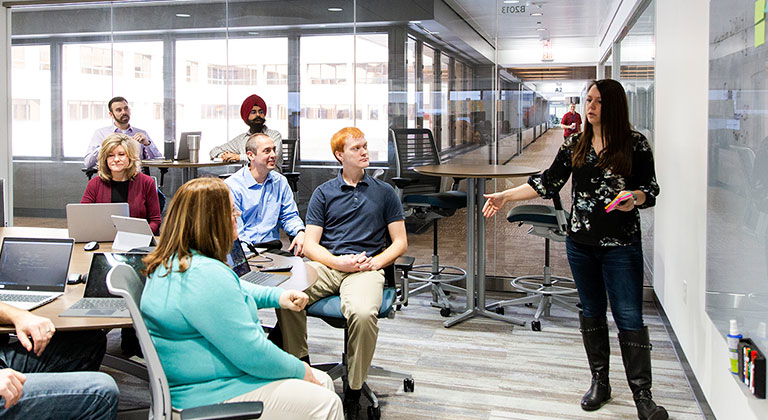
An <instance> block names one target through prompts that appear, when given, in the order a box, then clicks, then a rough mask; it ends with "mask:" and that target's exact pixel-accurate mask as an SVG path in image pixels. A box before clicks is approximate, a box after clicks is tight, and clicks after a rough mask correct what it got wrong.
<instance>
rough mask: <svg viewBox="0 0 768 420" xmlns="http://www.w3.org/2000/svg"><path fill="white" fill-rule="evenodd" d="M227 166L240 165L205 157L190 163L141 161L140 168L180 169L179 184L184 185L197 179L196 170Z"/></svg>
mask: <svg viewBox="0 0 768 420" xmlns="http://www.w3.org/2000/svg"><path fill="white" fill-rule="evenodd" d="M227 165H240V163H239V162H229V161H221V160H209V159H208V158H207V157H205V158H203V159H201V160H200V161H198V162H190V161H189V159H187V160H170V159H155V160H142V161H141V166H144V167H147V168H179V169H181V183H182V184H183V183H185V182H187V181H189V180H190V179H195V178H197V170H198V169H199V168H210V167H214V166H227Z"/></svg>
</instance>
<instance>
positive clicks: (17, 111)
mask: <svg viewBox="0 0 768 420" xmlns="http://www.w3.org/2000/svg"><path fill="white" fill-rule="evenodd" d="M13 120H14V121H40V100H39V99H14V100H13Z"/></svg>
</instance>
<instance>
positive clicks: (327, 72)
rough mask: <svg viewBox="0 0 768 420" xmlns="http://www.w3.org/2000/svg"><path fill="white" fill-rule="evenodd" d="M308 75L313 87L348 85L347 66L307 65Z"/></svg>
mask: <svg viewBox="0 0 768 420" xmlns="http://www.w3.org/2000/svg"><path fill="white" fill-rule="evenodd" d="M307 74H308V75H309V81H310V82H311V83H312V84H313V85H321V84H322V85H343V84H346V83H347V64H346V63H342V64H307Z"/></svg>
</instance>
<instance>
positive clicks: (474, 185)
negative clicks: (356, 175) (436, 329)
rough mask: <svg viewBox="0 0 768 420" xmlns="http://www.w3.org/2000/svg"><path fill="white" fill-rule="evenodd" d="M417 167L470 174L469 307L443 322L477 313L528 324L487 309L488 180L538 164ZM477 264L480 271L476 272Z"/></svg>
mask: <svg viewBox="0 0 768 420" xmlns="http://www.w3.org/2000/svg"><path fill="white" fill-rule="evenodd" d="M413 170H414V171H416V172H418V173H420V174H423V175H429V176H447V177H452V178H467V309H466V310H465V311H464V312H463V313H462V314H460V315H458V316H456V317H453V318H451V319H449V320H447V321H445V323H444V324H443V325H445V327H446V328H449V327H452V326H454V325H456V324H458V323H460V322H464V321H466V320H468V319H471V318H474V317H476V316H484V317H487V318H493V319H497V320H500V321H505V322H509V323H512V324H517V325H525V321H521V320H519V319H516V318H512V317H510V316H504V315H499V314H497V313H496V312H491V311H489V310H487V309H485V306H486V305H485V218H484V217H483V204H484V203H485V198H483V194H485V180H486V179H492V178H513V177H522V176H530V175H534V174H537V173H539V170H538V169H536V168H531V167H527V166H514V165H489V164H458V163H457V164H452V163H446V164H442V165H425V166H417V167H414V168H413ZM475 267H477V275H475Z"/></svg>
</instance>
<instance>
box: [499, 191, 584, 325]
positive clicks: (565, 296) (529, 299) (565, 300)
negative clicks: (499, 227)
mask: <svg viewBox="0 0 768 420" xmlns="http://www.w3.org/2000/svg"><path fill="white" fill-rule="evenodd" d="M552 201H553V204H554V206H545V205H539V204H526V205H522V206H517V207H515V208H513V209H512V210H510V211H509V213H507V220H508V221H509V222H510V223H519V225H520V226H522V225H523V224H527V225H530V226H531V228H530V229H529V230H528V233H529V234H531V235H536V236H541V237H543V238H544V274H542V275H530V276H520V277H516V278H514V279H512V281H511V284H512V287H514V288H515V289H517V290H520V291H521V292H525V293H527V294H528V296H525V297H521V298H518V299H512V300H505V301H501V302H496V303H494V304H492V305H490V306H488V309H489V310H493V309H495V310H496V312H497V313H499V314H504V308H505V307H507V306H513V305H526V306H533V305H536V313H535V314H534V315H533V320H532V321H531V329H532V330H533V331H541V316H542V315H543V316H549V315H550V308H551V307H552V304H553V303H554V304H556V305H558V306H560V307H562V308H565V309H568V310H571V311H574V312H578V311H579V307H578V306H577V305H578V296H576V293H577V291H576V286H575V284H574V282H573V279H572V278H569V277H561V276H553V275H552V268H551V267H550V265H549V241H551V240H552V241H556V242H565V235H566V233H567V231H568V224H567V220H568V212H566V211H565V210H563V205H562V203H561V202H560V196H559V195H555V196H554V197H552ZM574 298H575V300H574Z"/></svg>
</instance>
